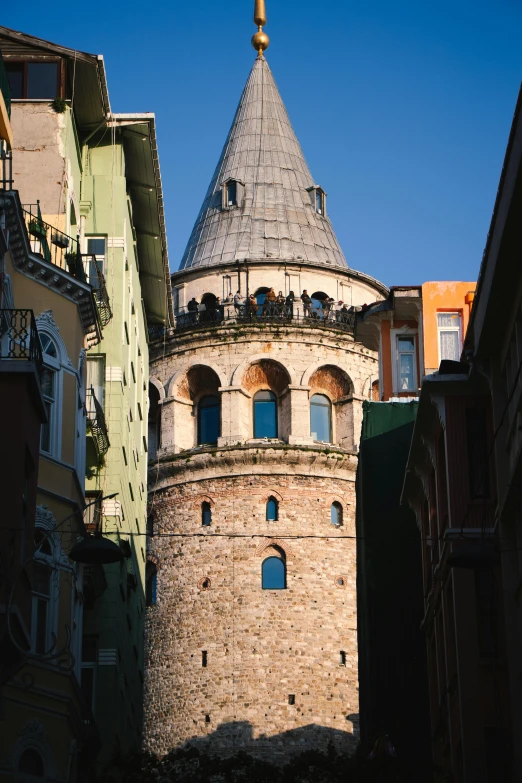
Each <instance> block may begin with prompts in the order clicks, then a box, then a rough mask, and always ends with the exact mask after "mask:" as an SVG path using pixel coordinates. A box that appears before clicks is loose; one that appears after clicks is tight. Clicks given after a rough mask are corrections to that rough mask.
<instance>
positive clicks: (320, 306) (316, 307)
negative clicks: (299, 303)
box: [311, 291, 330, 318]
mask: <svg viewBox="0 0 522 783" xmlns="http://www.w3.org/2000/svg"><path fill="white" fill-rule="evenodd" d="M329 298H330V297H329V296H328V294H325V293H324V291H316V292H315V293H313V294H312V296H311V299H312V315H313V316H315V317H316V318H324V316H325V308H326V305H325V303H326V302H327V301H328V299H329Z"/></svg>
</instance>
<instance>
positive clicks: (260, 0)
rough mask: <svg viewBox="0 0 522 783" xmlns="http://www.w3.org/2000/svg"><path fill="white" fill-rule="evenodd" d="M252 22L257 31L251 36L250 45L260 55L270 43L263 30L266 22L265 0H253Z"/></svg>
mask: <svg viewBox="0 0 522 783" xmlns="http://www.w3.org/2000/svg"><path fill="white" fill-rule="evenodd" d="M254 24H257V33H254V35H253V36H252V46H253V47H254V49H255V50H256V52H257V56H258V57H262V55H263V52H264V51H265V49H267V48H268V44H269V43H270V38H269V37H268V35H267V34H266V33H264V32H263V25H264V24H266V8H265V0H255V6H254Z"/></svg>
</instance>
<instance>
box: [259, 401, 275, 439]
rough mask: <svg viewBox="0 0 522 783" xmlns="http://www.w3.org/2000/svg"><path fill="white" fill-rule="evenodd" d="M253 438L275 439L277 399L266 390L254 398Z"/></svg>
mask: <svg viewBox="0 0 522 783" xmlns="http://www.w3.org/2000/svg"><path fill="white" fill-rule="evenodd" d="M254 438H277V398H276V396H275V394H274V393H273V392H271V391H269V390H268V389H266V390H263V391H258V392H257V394H256V395H255V396H254Z"/></svg>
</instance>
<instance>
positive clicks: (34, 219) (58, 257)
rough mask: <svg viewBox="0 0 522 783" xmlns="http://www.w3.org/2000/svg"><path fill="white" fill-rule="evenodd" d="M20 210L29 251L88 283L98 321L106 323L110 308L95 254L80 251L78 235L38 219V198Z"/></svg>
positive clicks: (39, 213) (39, 211) (102, 323)
mask: <svg viewBox="0 0 522 783" xmlns="http://www.w3.org/2000/svg"><path fill="white" fill-rule="evenodd" d="M22 213H23V216H24V221H25V226H26V229H27V233H28V234H29V241H30V243H31V249H32V251H33V253H37V254H38V255H40V256H42V258H44V259H45V261H47V262H49V263H50V264H53V265H54V266H58V267H60V269H66V270H67V271H68V272H69V274H71V275H72V276H73V277H75V278H76V279H77V280H79V281H80V282H82V283H88V284H89V285H90V286H91V288H92V292H93V296H94V301H95V302H96V309H97V311H98V317H99V319H100V324H101V326H102V327H104V326H107V324H108V323H109V321H110V320H111V319H112V310H111V306H110V301H109V294H108V293H107V286H106V285H105V278H104V276H103V272H102V271H101V268H100V264H99V263H98V261H97V260H96V256H92V255H85V254H82V253H80V243H79V241H78V239H73V237H70V236H69V235H68V234H65V233H64V232H63V231H60V230H58V229H56V228H54V226H51V224H50V223H46V221H45V220H43V219H42V213H41V210H40V202H39V201H37V202H36V204H23V205H22Z"/></svg>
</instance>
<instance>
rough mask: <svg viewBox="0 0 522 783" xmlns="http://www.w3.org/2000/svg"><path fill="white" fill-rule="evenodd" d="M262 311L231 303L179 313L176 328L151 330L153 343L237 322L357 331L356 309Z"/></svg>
mask: <svg viewBox="0 0 522 783" xmlns="http://www.w3.org/2000/svg"><path fill="white" fill-rule="evenodd" d="M260 311H261V307H260V306H259V307H257V308H255V307H254V308H250V307H249V306H247V305H239V307H237V308H235V307H233V306H232V305H231V304H230V303H228V302H226V303H225V304H224V305H220V306H218V307H217V309H216V310H203V311H201V310H196V311H192V312H182V311H178V313H177V314H176V325H175V327H174V328H167V327H164V326H162V325H157V326H156V325H152V326H150V327H149V338H150V339H151V340H160V339H163V338H164V337H166V336H169V335H175V334H179V333H180V332H184V331H188V330H192V329H209V328H211V327H216V326H227V325H229V324H230V325H232V324H233V323H234V324H240V325H243V324H252V325H255V324H257V325H259V326H262V325H264V324H270V325H271V326H275V327H277V326H290V325H291V326H297V327H306V328H316V329H338V330H340V331H342V332H346V333H348V334H353V333H354V329H355V316H356V314H355V311H353V310H352V309H350V310H348V309H347V310H346V311H343V310H337V311H330V312H329V313H323V312H322V311H321V312H318V311H317V310H312V311H311V313H310V314H308V313H306V314H304V313H302V312H301V311H300V309H299V310H298V309H297V306H296V309H294V308H292V307H288V306H287V305H284V304H283V305H277V304H274V305H273V307H272V308H271V309H270V310H268V311H267V312H266V313H260Z"/></svg>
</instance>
